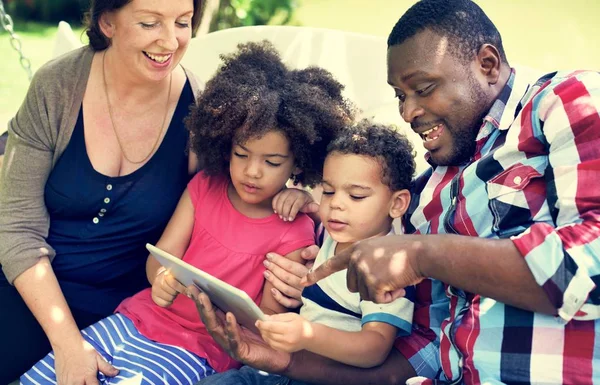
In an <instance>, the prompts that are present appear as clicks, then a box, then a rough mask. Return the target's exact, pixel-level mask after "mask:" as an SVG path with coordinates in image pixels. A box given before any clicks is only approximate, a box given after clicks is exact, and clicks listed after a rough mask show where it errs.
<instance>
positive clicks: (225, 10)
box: [210, 0, 298, 31]
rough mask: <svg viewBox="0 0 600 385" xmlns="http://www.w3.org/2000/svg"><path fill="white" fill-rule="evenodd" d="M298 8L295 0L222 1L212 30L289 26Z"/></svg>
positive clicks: (212, 24)
mask: <svg viewBox="0 0 600 385" xmlns="http://www.w3.org/2000/svg"><path fill="white" fill-rule="evenodd" d="M297 6H298V4H297V1H295V0H221V1H220V3H219V11H218V12H217V15H216V17H215V18H214V19H213V21H212V23H211V27H210V30H211V31H215V30H220V29H226V28H233V27H242V26H249V25H267V24H287V23H288V22H289V21H290V20H291V18H292V15H293V13H294V9H295V8H296V7H297Z"/></svg>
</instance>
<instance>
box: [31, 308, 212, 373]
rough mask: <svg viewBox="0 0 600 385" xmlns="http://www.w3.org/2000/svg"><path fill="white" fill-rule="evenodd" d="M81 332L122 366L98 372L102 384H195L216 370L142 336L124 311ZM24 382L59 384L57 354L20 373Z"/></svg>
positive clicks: (186, 354) (177, 348)
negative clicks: (115, 371) (113, 372)
mask: <svg viewBox="0 0 600 385" xmlns="http://www.w3.org/2000/svg"><path fill="white" fill-rule="evenodd" d="M81 333H82V335H83V336H84V338H85V339H86V341H87V342H89V343H90V344H91V345H92V346H93V347H94V348H95V349H96V350H97V351H98V353H100V354H101V355H102V357H104V359H105V360H107V361H108V362H109V363H111V364H112V365H113V366H115V367H116V368H117V369H119V374H118V375H117V376H116V377H112V378H111V377H106V376H104V375H103V374H102V373H99V375H98V380H99V382H100V384H102V385H103V384H120V383H123V384H125V383H126V384H128V385H134V384H135V385H165V384H173V385H175V384H177V385H193V384H195V383H197V382H198V381H199V380H200V379H202V378H204V377H206V376H209V375H211V374H214V373H215V372H214V370H213V369H212V368H211V367H210V366H209V365H208V363H207V362H206V360H205V359H204V358H200V357H198V356H196V355H195V354H192V353H190V352H188V351H186V350H185V349H181V348H179V347H176V346H172V345H165V344H160V343H157V342H154V341H151V340H149V339H147V338H146V337H144V336H142V335H141V334H140V333H139V332H138V331H137V329H136V328H135V326H134V325H133V323H132V322H131V321H130V320H129V319H128V318H126V317H124V316H123V315H121V314H114V315H112V316H110V317H108V318H104V319H103V320H101V321H99V322H97V323H95V324H93V325H91V326H89V327H88V328H86V329H84V330H83V331H82V332H81ZM21 384H56V373H55V372H54V354H53V353H50V354H48V355H47V356H46V357H45V358H44V359H42V360H41V361H40V362H38V363H37V364H36V365H34V366H33V367H32V368H31V369H30V370H29V371H28V372H27V373H25V374H24V375H23V376H21Z"/></svg>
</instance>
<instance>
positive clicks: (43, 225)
mask: <svg viewBox="0 0 600 385" xmlns="http://www.w3.org/2000/svg"><path fill="white" fill-rule="evenodd" d="M93 57H94V51H93V50H92V49H91V48H90V47H89V46H85V47H82V48H79V49H77V50H74V51H71V52H69V53H67V54H65V55H63V56H61V57H59V58H57V59H55V60H52V61H50V62H48V63H47V64H45V65H44V66H43V67H42V68H40V69H39V70H38V71H37V72H36V74H35V76H34V77H33V80H32V82H31V85H30V87H29V90H28V91H27V96H26V97H25V100H24V101H23V105H22V106H21V108H19V111H18V112H17V114H16V116H15V117H14V118H13V119H12V120H11V121H10V122H9V124H8V133H9V137H8V143H7V145H6V153H5V157H4V163H3V165H2V170H1V171H0V264H1V265H2V270H3V271H4V274H5V275H6V278H7V279H8V281H9V282H10V283H11V284H12V283H13V281H14V279H15V278H16V277H17V276H19V275H20V274H21V273H23V272H24V271H25V270H27V269H29V268H30V267H32V266H33V265H35V264H36V263H37V261H38V260H39V259H40V258H41V257H42V256H44V255H47V256H48V257H49V258H50V259H51V260H52V259H53V258H54V256H55V252H54V250H53V249H52V247H51V246H50V245H48V244H47V243H46V237H47V236H48V229H49V225H50V219H49V216H48V211H47V209H46V205H45V202H44V188H45V185H46V180H47V179H48V176H49V175H50V171H52V168H53V167H54V165H55V164H56V162H57V161H58V159H59V158H60V156H61V155H62V153H63V152H64V150H65V149H66V148H67V145H68V144H69V140H70V139H71V134H72V133H73V129H74V128H75V123H76V122H77V116H78V114H79V110H80V107H81V103H82V101H83V95H84V93H85V89H86V86H87V81H88V77H89V74H90V69H91V65H92V59H93ZM185 72H186V76H187V78H188V79H189V81H190V84H191V86H192V90H193V93H194V97H195V98H196V97H197V96H198V93H199V90H200V87H199V85H198V82H197V81H196V78H195V77H194V75H193V74H191V73H190V72H189V71H187V70H185Z"/></svg>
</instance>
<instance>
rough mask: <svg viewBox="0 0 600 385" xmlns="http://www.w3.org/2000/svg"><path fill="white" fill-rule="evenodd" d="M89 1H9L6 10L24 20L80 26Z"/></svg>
mask: <svg viewBox="0 0 600 385" xmlns="http://www.w3.org/2000/svg"><path fill="white" fill-rule="evenodd" d="M88 7H89V0H9V1H8V2H7V5H6V10H7V12H8V13H10V14H11V15H12V16H13V17H15V18H17V19H22V20H33V21H42V22H59V21H60V20H65V21H68V22H70V23H75V24H80V23H81V22H82V19H83V13H84V12H85V11H86V10H87V8H88Z"/></svg>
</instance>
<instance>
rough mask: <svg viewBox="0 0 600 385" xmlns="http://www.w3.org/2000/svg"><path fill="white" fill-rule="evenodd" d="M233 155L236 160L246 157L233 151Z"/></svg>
mask: <svg viewBox="0 0 600 385" xmlns="http://www.w3.org/2000/svg"><path fill="white" fill-rule="evenodd" d="M233 155H234V156H236V157H238V158H247V157H248V155H244V154H240V153H239V152H237V151H234V152H233Z"/></svg>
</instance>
